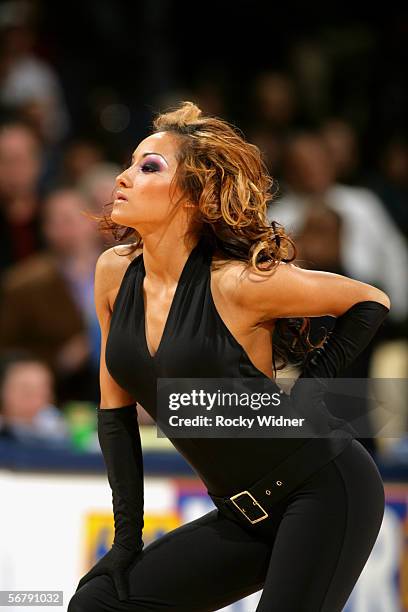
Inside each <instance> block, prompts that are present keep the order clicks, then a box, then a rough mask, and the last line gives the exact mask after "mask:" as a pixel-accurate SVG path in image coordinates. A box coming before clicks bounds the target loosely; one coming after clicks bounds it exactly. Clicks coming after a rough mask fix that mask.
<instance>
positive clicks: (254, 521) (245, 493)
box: [229, 491, 269, 524]
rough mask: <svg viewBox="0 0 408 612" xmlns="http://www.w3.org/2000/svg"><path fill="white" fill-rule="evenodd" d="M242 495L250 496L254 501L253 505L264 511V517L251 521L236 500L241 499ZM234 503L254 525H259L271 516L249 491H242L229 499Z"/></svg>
mask: <svg viewBox="0 0 408 612" xmlns="http://www.w3.org/2000/svg"><path fill="white" fill-rule="evenodd" d="M241 495H248V496H249V497H250V498H251V499H252V504H253V505H254V506H258V508H260V510H262V512H263V516H260V517H258V518H257V519H251V518H250V517H249V516H248V515H247V514H246V511H245V510H244V509H243V508H241V507H240V506H239V505H238V504H237V503H236V502H235V501H234V500H235V499H236V498H237V497H240V496H241ZM229 499H230V500H231V501H232V503H233V504H234V506H236V507H237V508H238V510H240V512H242V514H243V515H244V516H245V518H247V519H248V521H249V522H250V523H252V524H254V523H258V522H259V521H263V520H264V519H266V518H267V517H268V516H269V515H268V513H267V512H266V510H264V508H262V506H261V504H260V503H259V502H258V501H257V500H256V499H255V497H254V496H253V495H252V494H251V493H250V492H249V491H241V492H240V493H237V494H236V495H232V497H230V498H229Z"/></svg>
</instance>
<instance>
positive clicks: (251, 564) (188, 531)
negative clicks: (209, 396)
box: [68, 102, 390, 612]
mask: <svg viewBox="0 0 408 612" xmlns="http://www.w3.org/2000/svg"><path fill="white" fill-rule="evenodd" d="M272 186H273V181H272V179H271V178H270V177H269V176H268V174H267V171H266V169H265V166H264V164H263V161H262V158H261V155H260V152H259V150H258V148H257V147H255V146H254V145H252V144H250V143H248V142H246V141H245V139H244V138H243V137H242V135H241V134H240V132H239V131H238V130H237V129H236V128H234V127H233V126H231V125H230V124H228V123H227V122H225V121H223V120H221V119H218V118H214V117H209V116H204V115H203V114H202V112H201V110H200V109H199V108H198V107H197V106H196V105H195V104H193V103H192V102H183V103H180V104H179V106H178V107H177V108H176V109H173V110H170V111H169V112H167V113H163V114H160V115H158V116H157V117H156V119H155V122H154V130H153V132H152V134H151V135H150V136H149V137H147V138H146V139H144V140H143V141H142V142H141V143H140V144H139V145H138V146H137V148H136V150H135V151H134V153H133V156H132V160H131V163H130V165H129V167H128V168H127V169H126V170H124V171H123V172H122V173H121V174H120V175H119V176H118V177H117V180H116V195H115V201H114V203H113V205H112V207H111V205H110V206H109V214H105V215H104V216H103V218H101V220H100V223H101V229H102V230H106V229H110V230H112V231H113V233H114V235H115V237H116V238H119V239H120V240H124V239H127V238H132V239H134V240H133V242H132V244H131V245H130V246H129V245H119V246H116V247H112V248H110V249H108V250H107V251H105V252H104V253H103V254H102V255H101V256H100V258H99V260H98V262H97V266H96V273H95V303H96V308H97V313H98V318H99V322H100V326H101V333H102V348H101V371H100V387H101V402H100V407H99V408H98V410H97V416H98V434H99V440H100V445H101V449H102V452H103V455H104V459H105V463H106V467H107V474H108V479H109V483H110V486H111V489H112V494H113V513H114V519H115V536H114V542H113V546H112V548H111V550H109V551H108V552H107V554H106V555H105V556H104V557H102V559H100V560H99V561H98V562H97V563H96V565H95V566H94V567H93V568H92V569H91V570H90V571H89V572H88V573H87V574H86V575H85V576H83V577H82V579H81V580H80V582H79V584H78V588H77V590H76V592H75V594H74V595H73V596H72V598H71V600H70V603H69V607H68V612H85V611H86V612H116V611H117V612H120V611H121V612H136V611H143V612H148V611H154V610H157V611H159V610H163V611H164V610H166V612H170V611H172V612H204V611H210V610H218V609H220V608H222V607H224V606H226V605H228V604H230V603H232V602H234V601H237V600H239V599H241V598H243V597H245V596H247V595H249V594H250V593H254V592H256V591H259V590H260V589H263V590H262V595H261V598H260V601H259V604H258V606H257V608H256V610H257V612H267V611H268V612H270V611H271V610H274V612H340V611H341V610H342V608H343V606H344V605H345V602H346V601H347V599H348V597H349V595H350V593H351V591H352V589H353V587H354V585H355V583H356V581H357V579H358V577H359V575H360V573H361V571H362V569H363V567H364V565H365V563H366V561H367V559H368V557H369V555H370V552H371V550H372V548H373V546H374V543H375V541H376V538H377V535H378V532H379V529H380V526H381V522H382V518H383V513H384V488H383V483H382V480H381V477H380V474H379V472H378V469H377V467H376V465H375V463H374V461H373V459H372V458H371V456H370V455H369V453H368V452H367V451H366V450H365V449H364V447H363V446H362V445H361V444H360V443H359V442H358V441H357V440H356V439H355V438H354V437H353V432H352V430H350V431H349V432H348V431H347V427H344V429H343V432H342V435H341V436H336V435H335V436H330V435H327V436H325V437H316V438H312V439H310V438H309V439H307V438H299V437H298V438H294V437H291V438H290V437H280V438H277V437H275V438H258V439H257V438H237V437H235V438H232V437H231V438H170V439H171V441H172V443H173V444H174V446H175V447H176V448H177V449H178V450H179V451H180V453H182V454H183V456H184V457H185V458H186V459H187V461H189V463H190V464H191V465H192V467H193V468H194V470H195V471H196V472H197V474H198V475H199V476H200V478H201V479H202V481H203V482H204V484H205V485H206V487H207V491H208V493H209V495H210V496H211V498H212V499H213V501H214V504H215V506H216V508H215V509H213V510H211V511H210V512H208V513H207V514H205V515H204V516H202V517H200V518H198V519H196V520H193V521H191V522H189V523H187V524H184V525H182V526H180V527H178V528H176V529H174V530H172V531H170V532H168V533H166V534H165V535H163V536H162V537H160V538H158V539H157V540H156V541H154V542H152V543H150V544H149V545H148V546H146V547H144V542H143V538H142V531H143V526H144V519H143V503H144V494H143V459H142V449H141V444H140V434H139V428H138V420H137V412H136V402H139V403H140V404H141V405H142V406H143V407H144V408H145V409H146V410H147V412H148V413H149V414H150V415H151V416H152V417H153V418H154V419H156V417H157V406H156V396H157V391H156V383H157V380H158V379H159V378H162V377H166V378H243V377H246V378H248V377H249V378H252V377H253V378H254V379H255V378H258V379H259V381H260V382H261V381H262V382H263V383H265V384H267V385H269V386H270V388H271V389H273V390H276V389H277V384H276V381H275V379H276V374H277V371H278V370H279V369H281V368H282V367H284V366H285V365H287V363H288V360H289V357H290V358H291V359H293V358H294V356H295V357H296V356H297V358H298V359H300V356H302V355H303V360H302V362H301V363H302V367H301V374H300V379H302V378H307V379H310V380H313V381H316V388H315V389H314V390H313V392H314V393H315V392H316V389H317V390H319V389H320V393H322V392H323V389H324V387H325V385H324V380H325V379H327V378H331V377H336V376H339V375H341V372H342V370H344V368H345V367H347V366H348V365H349V364H350V363H351V362H352V361H353V360H354V359H355V358H356V357H357V356H358V355H359V354H360V352H361V351H362V350H363V349H364V347H365V346H367V345H368V343H369V342H370V341H371V339H372V338H373V336H374V335H375V333H376V331H377V330H378V328H379V326H380V325H381V324H382V322H383V320H384V318H385V317H386V315H387V313H388V312H389V309H390V301H389V298H388V296H387V295H386V294H385V293H384V292H382V291H380V290H379V289H377V288H375V287H373V286H371V285H368V284H365V283H362V282H359V281H356V280H352V279H349V278H346V277H344V276H342V275H338V274H332V273H327V272H320V271H311V270H305V269H301V268H299V267H298V266H297V265H295V264H294V263H291V262H293V260H294V259H295V258H296V245H295V244H294V242H293V240H292V239H291V238H290V236H289V235H288V234H287V233H286V232H285V229H284V228H283V227H282V226H280V225H279V224H277V223H270V222H269V221H268V219H267V214H266V211H267V204H268V202H269V201H270V199H271V197H273V196H272V189H271V188H272ZM291 251H292V253H291ZM327 314H329V315H332V316H334V317H336V325H335V328H334V329H333V331H332V332H331V334H330V335H329V337H325V338H323V339H322V340H321V342H319V343H318V344H317V345H312V344H311V342H310V340H309V338H308V334H307V331H308V323H310V319H309V318H310V317H314V316H322V315H327ZM299 323H301V325H300V324H299ZM275 327H276V331H277V338H279V339H280V340H279V341H274V343H273V344H274V346H272V332H273V331H274V329H275ZM278 332H279V333H278ZM299 363H300V362H299ZM300 382H301V381H300V380H299V381H297V382H296V383H295V385H294V386H293V388H292V391H291V394H290V397H291V399H292V400H293V401H294V402H297V405H298V406H302V409H303V411H304V412H305V413H306V414H307V412H308V411H309V410H312V409H313V407H312V405H311V404H312V399H313V401H314V399H315V395H316V393H315V395H314V396H313V395H306V396H304V397H302V388H301V387H300ZM317 395H319V393H317ZM302 402H303V405H302ZM309 402H310V405H309ZM321 414H323V413H321ZM322 418H324V416H323V417H322ZM338 421H339V422H341V421H342V419H338ZM327 422H328V423H329V422H330V418H329V415H327ZM333 431H336V430H335V429H333ZM246 491H249V493H246ZM251 495H252V497H251ZM231 498H232V499H231Z"/></svg>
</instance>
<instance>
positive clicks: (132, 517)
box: [76, 403, 144, 601]
mask: <svg viewBox="0 0 408 612" xmlns="http://www.w3.org/2000/svg"><path fill="white" fill-rule="evenodd" d="M97 417H98V438H99V443H100V446H101V450H102V454H103V457H104V461H105V464H106V468H107V473H108V481H109V484H110V487H111V489H112V504H113V514H114V522H115V535H114V540H113V545H112V548H111V549H110V550H109V551H108V552H107V553H106V554H105V555H104V556H103V557H102V558H101V559H100V560H99V561H98V562H97V563H96V564H95V565H94V566H93V567H92V568H91V569H90V570H89V572H88V573H87V574H85V576H83V577H82V578H81V580H80V581H79V584H78V587H77V589H76V590H78V589H80V588H81V587H82V586H83V585H84V584H85V583H86V582H88V581H89V580H90V579H91V578H94V577H95V576H100V575H102V574H107V575H109V576H110V577H111V578H112V580H113V583H114V585H115V588H116V590H117V593H118V597H119V599H120V600H121V601H124V600H125V599H127V597H128V593H129V587H128V573H127V570H128V569H129V566H130V565H131V563H132V562H133V561H134V560H135V559H136V558H137V556H138V555H139V554H140V552H141V551H142V549H143V546H144V542H143V539H142V532H143V527H144V518H143V509H144V481H143V455H142V446H141V439H140V431H139V424H138V420H137V411H136V404H135V403H133V404H129V405H127V406H120V407H118V408H106V409H105V408H103V409H101V408H98V409H97Z"/></svg>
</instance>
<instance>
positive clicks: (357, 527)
mask: <svg viewBox="0 0 408 612" xmlns="http://www.w3.org/2000/svg"><path fill="white" fill-rule="evenodd" d="M383 513H384V488H383V485H382V481H381V477H380V475H379V472H378V470H377V467H376V465H375V463H374V461H373V459H372V458H371V456H370V455H369V453H368V452H367V451H366V450H365V449H364V447H363V446H362V445H361V444H360V443H359V442H358V441H357V440H353V441H352V443H351V444H350V445H349V446H348V447H347V448H346V449H345V451H343V453H341V454H340V455H338V457H336V458H335V459H334V460H333V461H331V462H330V463H329V464H327V465H326V466H324V467H323V468H322V469H321V470H319V471H318V472H317V473H316V474H314V475H313V476H312V477H311V478H310V479H308V480H307V481H306V482H305V483H303V485H302V486H301V487H299V488H298V489H297V490H296V492H295V493H294V494H293V495H291V496H289V499H288V505H287V508H286V510H285V512H284V514H283V516H282V520H281V522H280V524H279V528H278V531H277V534H276V538H275V541H274V546H273V550H272V553H271V560H270V564H269V567H268V572H267V575H266V579H265V584H264V587H263V592H262V596H261V599H260V601H259V604H258V607H257V612H270V611H271V610H272V609H273V610H274V612H293V611H294V610H296V611H297V612H341V610H342V609H343V607H344V605H345V604H346V602H347V599H348V597H349V595H350V593H351V591H352V589H353V587H354V585H355V583H356V581H357V579H358V576H359V575H360V573H361V571H362V569H363V567H364V565H365V563H366V561H367V559H368V557H369V555H370V552H371V550H372V548H373V546H374V543H375V540H376V538H377V535H378V532H379V529H380V526H381V522H382V517H383Z"/></svg>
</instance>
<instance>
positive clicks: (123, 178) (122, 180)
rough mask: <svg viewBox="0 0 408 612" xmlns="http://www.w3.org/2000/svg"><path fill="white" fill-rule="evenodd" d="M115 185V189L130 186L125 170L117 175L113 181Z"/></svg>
mask: <svg viewBox="0 0 408 612" xmlns="http://www.w3.org/2000/svg"><path fill="white" fill-rule="evenodd" d="M115 185H116V188H120V187H131V186H132V183H131V181H130V177H129V175H128V174H127V169H126V170H124V171H123V172H121V173H120V174H118V176H117V177H116V179H115Z"/></svg>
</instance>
